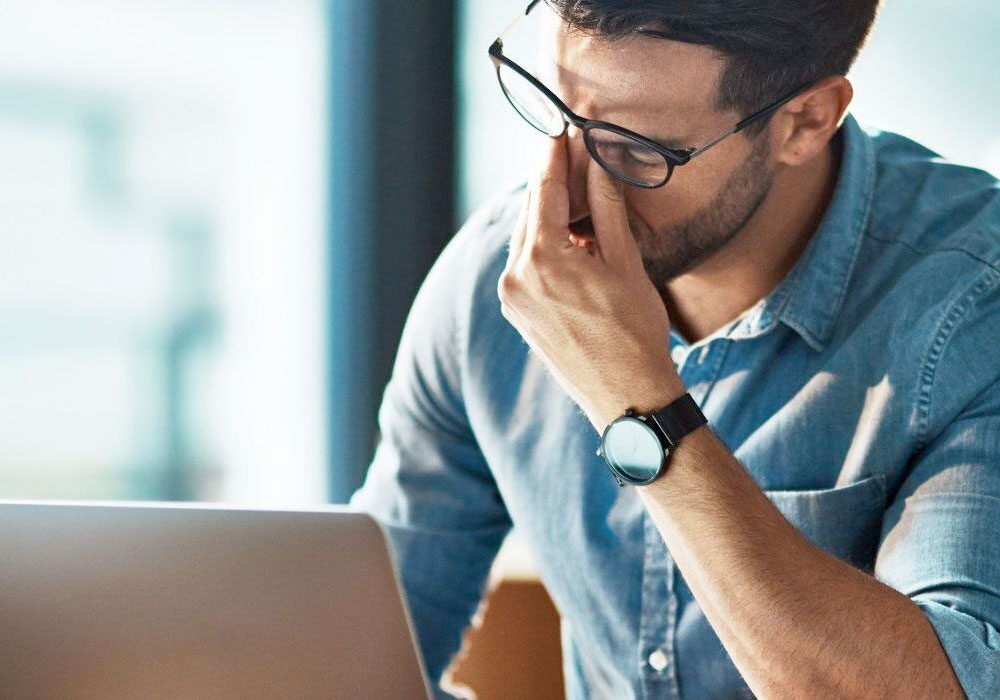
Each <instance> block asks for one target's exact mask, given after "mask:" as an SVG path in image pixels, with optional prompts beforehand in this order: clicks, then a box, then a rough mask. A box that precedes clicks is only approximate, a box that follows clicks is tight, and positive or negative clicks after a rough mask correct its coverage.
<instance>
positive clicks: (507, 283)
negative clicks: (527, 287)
mask: <svg viewBox="0 0 1000 700" xmlns="http://www.w3.org/2000/svg"><path fill="white" fill-rule="evenodd" d="M516 290H517V278H516V277H515V276H514V274H513V273H512V272H511V271H510V270H506V271H504V272H502V273H501V274H500V279H499V280H498V281H497V296H498V297H500V301H501V302H502V303H504V304H509V303H510V301H511V299H512V298H513V297H514V292H515V291H516Z"/></svg>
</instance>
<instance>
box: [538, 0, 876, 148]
mask: <svg viewBox="0 0 1000 700" xmlns="http://www.w3.org/2000/svg"><path fill="white" fill-rule="evenodd" d="M546 2H548V4H549V5H551V6H552V8H553V9H554V10H555V11H556V12H557V13H558V14H559V16H560V17H562V19H563V20H564V21H565V22H566V23H567V24H568V25H569V27H570V28H571V29H574V30H577V31H583V32H586V33H589V34H592V35H595V36H599V37H602V38H607V39H610V40H614V39H619V38H623V37H625V36H628V35H630V34H636V33H639V34H644V35H649V36H657V37H661V38H664V39H672V40H675V41H683V42H687V43H691V44H702V45H704V46H709V47H711V48H713V49H715V50H716V51H718V52H719V53H721V54H722V55H723V56H724V57H725V58H726V67H725V68H724V69H723V73H722V78H721V85H720V90H719V95H718V100H717V103H716V105H717V107H718V108H719V109H735V110H736V111H738V112H740V113H741V115H742V116H744V117H746V116H748V115H749V114H751V113H753V112H755V111H757V110H758V109H761V108H762V107H765V106H767V105H768V104H770V103H771V102H774V101H776V100H778V99H780V98H781V97H783V96H784V95H786V94H788V93H789V92H791V91H792V90H794V89H795V88H797V87H799V86H801V85H803V84H806V83H809V82H812V81H815V80H818V79H820V78H822V77H825V76H828V75H846V74H847V71H848V70H850V68H851V65H852V64H853V63H854V60H855V59H856V58H857V56H858V52H859V51H860V50H861V47H862V46H863V45H864V42H865V40H866V38H867V37H868V33H869V32H870V30H871V27H872V24H874V22H875V15H876V14H877V12H878V6H879V2H880V0H839V1H833V2H831V1H830V0H546ZM765 121H766V120H765ZM762 129H763V121H762V122H758V123H757V124H754V125H752V126H751V127H749V128H748V129H747V131H748V132H751V134H756V133H759V132H760V131H761V130H762Z"/></svg>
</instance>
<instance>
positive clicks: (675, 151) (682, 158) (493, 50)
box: [489, 0, 814, 189]
mask: <svg viewBox="0 0 1000 700" xmlns="http://www.w3.org/2000/svg"><path fill="white" fill-rule="evenodd" d="M538 3H539V0H531V2H529V3H528V6H527V8H525V10H524V12H523V13H521V14H519V15H518V16H517V17H515V18H514V20H513V21H512V22H511V23H510V24H508V25H507V27H506V29H504V30H503V31H502V32H501V33H500V36H498V37H497V38H496V39H495V40H494V41H493V43H492V44H490V48H489V55H490V60H492V61H493V65H494V67H495V68H496V72H497V81H498V82H499V83H500V89H501V90H502V91H503V94H504V96H505V97H506V98H507V101H508V102H510V104H511V106H512V107H513V108H514V111H515V112H517V113H518V115H519V116H520V117H521V118H522V119H524V121H526V122H528V124H529V125H530V126H531V127H532V128H534V129H536V130H537V131H539V132H541V133H543V134H545V135H546V136H550V137H552V138H559V137H560V136H562V135H563V134H564V133H566V128H567V127H568V126H569V124H572V125H573V126H575V127H577V128H578V129H580V130H581V131H582V132H583V142H584V144H586V146H587V151H589V152H590V155H591V157H592V158H593V159H594V160H596V161H597V162H598V163H599V164H600V165H601V167H602V168H604V169H605V170H606V171H607V172H608V174H610V175H611V176H612V177H614V178H615V179H618V180H621V181H622V182H625V183H627V184H629V185H632V186H634V187H641V188H644V189H655V188H657V187H663V186H664V185H665V184H667V182H668V181H669V180H670V177H671V175H673V172H674V168H675V167H677V166H681V165H685V164H686V163H688V162H690V160H691V159H692V158H694V157H695V156H699V155H701V154H702V153H704V152H705V151H707V150H708V149H710V148H711V147H712V146H715V145H716V144H718V143H720V142H722V141H724V140H725V139H727V138H729V137H730V136H732V135H733V134H736V133H738V132H740V131H742V130H743V129H745V128H746V127H748V126H750V125H751V124H753V123H754V122H757V121H759V120H761V119H763V118H765V117H767V116H770V115H771V114H772V113H773V112H775V111H776V110H777V109H778V108H779V107H781V106H782V105H784V104H785V103H786V102H788V101H789V100H791V99H792V98H794V97H797V96H798V95H800V94H802V92H804V91H805V90H806V89H807V88H809V87H811V86H812V85H813V84H814V81H810V82H808V83H804V84H803V85H800V86H799V87H797V88H795V89H794V90H792V91H791V92H789V93H788V94H787V95H785V96H784V97H782V98H781V99H779V100H777V101H776V102H773V103H771V104H769V105H768V106H767V107H764V108H763V109H760V110H758V111H756V112H754V113H753V114H751V115H750V116H748V117H746V118H745V119H742V120H741V121H739V122H737V124H736V125H735V126H734V127H732V128H731V129H727V130H726V131H724V132H723V133H721V134H719V135H718V136H716V137H715V138H714V139H712V140H711V141H709V142H708V143H706V144H704V145H702V146H698V147H695V148H669V147H667V146H664V145H662V144H660V143H657V142H656V141H654V140H653V139H650V138H647V137H646V136H643V135H642V134H637V133H636V132H634V131H632V130H631V129H626V128H625V127H623V126H618V125H617V124H611V123H610V122H604V121H599V120H596V119H584V118H583V117H581V116H579V115H578V114H576V113H575V112H573V111H572V110H571V109H570V108H569V107H567V106H566V104H565V103H564V102H563V101H562V100H560V99H559V98H558V97H556V95H555V93H553V92H552V91H551V90H549V89H548V88H547V87H545V85H544V84H542V82H541V81H539V80H538V79H537V78H536V77H535V76H533V75H532V74H531V73H529V72H528V71H526V70H525V69H524V68H522V67H521V66H519V65H518V64H517V63H515V62H514V61H512V60H511V59H510V58H508V57H507V56H505V55H504V54H503V37H504V36H505V35H507V34H509V33H510V31H511V30H512V29H513V28H514V27H515V26H516V25H517V23H518V22H520V21H521V20H522V19H524V18H525V17H526V16H527V15H528V13H529V12H531V10H532V8H534V7H535V5H537V4H538ZM501 66H507V67H508V68H510V69H511V70H513V71H514V72H516V73H517V74H518V75H520V76H521V77H522V78H524V79H525V80H527V81H528V82H529V83H530V84H531V85H533V86H534V87H536V88H537V89H538V90H539V91H541V92H542V94H543V95H545V96H546V97H547V98H548V99H549V100H550V101H551V102H552V103H553V104H554V105H555V106H556V108H558V109H559V111H560V112H562V114H563V129H562V131H561V132H559V133H558V134H556V135H555V136H553V135H552V134H550V133H549V132H547V131H544V130H543V129H541V128H539V127H538V126H537V125H535V124H533V123H532V122H531V120H529V119H526V118H525V116H524V115H523V114H522V113H521V110H520V109H519V108H518V107H517V105H516V104H515V103H514V100H513V98H512V97H511V96H510V94H508V92H507V88H506V87H505V86H504V84H503V79H502V78H501V77H500V68H501ZM594 128H601V129H603V130H605V131H610V132H612V133H616V134H618V135H619V136H624V137H627V138H630V139H633V140H635V141H638V142H639V143H641V144H643V145H645V146H648V147H649V148H651V149H652V150H654V151H656V152H657V153H659V154H660V155H662V156H663V157H664V159H665V160H666V162H667V174H666V177H664V178H663V182H660V183H657V184H655V185H650V184H646V183H644V182H638V181H635V180H632V179H631V178H628V177H626V176H624V175H621V174H619V173H616V172H614V171H612V169H611V168H609V167H608V166H607V165H606V164H605V162H604V161H603V159H602V158H601V157H600V155H599V154H598V153H597V149H596V148H595V147H594V145H593V143H592V141H591V139H590V138H589V136H588V134H589V132H590V130H591V129H594Z"/></svg>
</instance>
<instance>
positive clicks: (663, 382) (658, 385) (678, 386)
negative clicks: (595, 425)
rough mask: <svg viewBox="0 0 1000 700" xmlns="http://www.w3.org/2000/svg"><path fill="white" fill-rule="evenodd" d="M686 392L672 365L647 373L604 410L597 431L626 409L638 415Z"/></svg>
mask: <svg viewBox="0 0 1000 700" xmlns="http://www.w3.org/2000/svg"><path fill="white" fill-rule="evenodd" d="M686 393H687V387H685V386H684V382H682V381H681V378H680V376H679V375H678V374H677V371H676V370H675V369H674V368H673V367H672V366H671V367H670V369H669V371H663V372H658V373H656V374H655V375H652V374H647V375H646V376H645V377H644V378H643V379H642V380H641V381H636V382H633V383H632V384H630V385H629V386H628V387H624V388H623V391H622V392H621V395H620V396H619V397H618V398H617V400H616V402H615V403H614V405H612V406H610V407H609V409H608V411H606V412H605V416H604V419H605V421H604V424H603V425H602V426H600V427H599V429H598V432H599V433H603V431H604V428H606V427H607V426H608V425H610V424H611V422H612V421H614V420H615V419H616V418H619V417H621V416H622V415H624V413H625V410H626V409H632V410H633V411H635V413H636V414H639V415H642V414H645V413H651V412H652V411H656V410H659V409H661V408H663V407H664V406H667V405H668V404H670V403H673V402H674V401H676V400H677V399H679V398H680V397H681V396H683V395H684V394H686Z"/></svg>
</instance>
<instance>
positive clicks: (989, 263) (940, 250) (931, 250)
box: [864, 233, 1000, 274]
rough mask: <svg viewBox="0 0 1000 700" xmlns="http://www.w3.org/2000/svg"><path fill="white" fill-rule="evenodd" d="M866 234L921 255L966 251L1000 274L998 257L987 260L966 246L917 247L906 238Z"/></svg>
mask: <svg viewBox="0 0 1000 700" xmlns="http://www.w3.org/2000/svg"><path fill="white" fill-rule="evenodd" d="M864 236H865V238H870V239H871V240H873V241H877V242H879V243H895V244H897V245H901V246H903V247H904V248H908V249H909V250H911V251H913V252H914V253H918V254H920V255H932V254H934V253H964V254H965V255H967V256H969V257H970V258H972V259H973V260H975V261H976V262H978V263H981V264H983V265H985V266H986V267H988V268H990V269H992V270H993V271H994V272H996V273H997V274H1000V267H998V265H1000V259H998V260H996V261H992V260H987V259H986V258H982V257H980V256H978V255H976V254H975V253H973V252H972V251H971V250H966V249H965V248H958V247H955V246H939V247H934V248H920V247H917V246H915V245H913V244H912V243H910V242H908V241H904V240H902V239H899V238H880V237H879V236H875V235H873V234H871V233H865V234H864Z"/></svg>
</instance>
